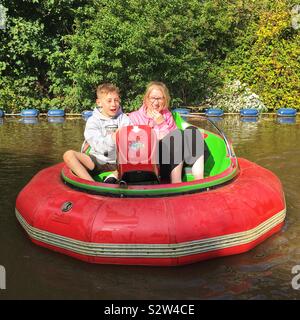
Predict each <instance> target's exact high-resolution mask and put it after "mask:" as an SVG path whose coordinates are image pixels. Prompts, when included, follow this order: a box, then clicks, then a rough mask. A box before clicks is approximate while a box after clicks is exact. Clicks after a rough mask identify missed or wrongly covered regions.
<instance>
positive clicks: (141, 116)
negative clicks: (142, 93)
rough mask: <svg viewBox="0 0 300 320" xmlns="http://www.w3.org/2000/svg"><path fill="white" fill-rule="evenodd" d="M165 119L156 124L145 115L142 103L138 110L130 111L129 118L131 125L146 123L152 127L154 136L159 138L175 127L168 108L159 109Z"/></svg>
mask: <svg viewBox="0 0 300 320" xmlns="http://www.w3.org/2000/svg"><path fill="white" fill-rule="evenodd" d="M161 114H162V116H163V117H164V119H165V121H164V122H163V123H161V124H157V123H156V122H155V120H153V119H152V118H151V117H149V116H148V115H147V112H146V108H145V106H144V105H142V106H141V107H140V109H139V110H137V111H134V112H131V113H130V114H129V118H130V120H131V122H132V124H133V125H148V126H150V127H151V128H153V129H154V131H155V133H156V136H157V138H158V139H159V140H161V139H162V138H164V137H165V136H166V135H167V134H168V133H169V132H171V131H173V130H175V129H177V127H176V124H175V121H174V119H173V116H172V113H171V112H170V111H169V110H168V109H164V110H162V111H161Z"/></svg>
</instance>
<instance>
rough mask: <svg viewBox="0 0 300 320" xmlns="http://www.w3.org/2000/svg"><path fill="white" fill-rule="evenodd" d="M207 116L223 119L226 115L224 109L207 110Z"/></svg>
mask: <svg viewBox="0 0 300 320" xmlns="http://www.w3.org/2000/svg"><path fill="white" fill-rule="evenodd" d="M205 115H206V116H207V117H222V116H223V115H224V111H223V110H222V109H207V110H206V111H205Z"/></svg>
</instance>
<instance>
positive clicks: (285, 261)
mask: <svg viewBox="0 0 300 320" xmlns="http://www.w3.org/2000/svg"><path fill="white" fill-rule="evenodd" d="M191 122H193V123H195V124H197V119H192V120H191ZM84 125H85V122H84V121H83V120H82V119H68V120H65V121H64V122H62V123H51V122H48V121H47V120H43V119H40V120H39V121H38V122H37V123H34V122H33V123H24V122H20V121H19V119H5V120H3V121H2V120H1V119H0V265H2V266H4V267H5V269H6V274H7V281H6V286H7V289H6V290H0V299H7V298H16V299H24V298H25V299H31V298H39V299H44V298H48V299H62V298H64V299H300V291H299V290H295V289H293V287H292V285H291V281H292V279H293V277H294V275H293V274H292V268H293V266H295V265H300V197H299V190H300V139H299V138H300V133H299V130H300V119H299V118H298V119H297V120H296V121H294V122H293V121H292V122H290V123H280V122H279V121H278V120H277V119H276V118H275V117H271V116H266V117H263V118H260V119H259V120H258V121H257V122H242V121H241V120H240V118H239V117H236V116H232V117H225V118H224V120H221V121H220V122H218V125H219V126H220V127H221V128H222V129H223V130H224V131H225V132H226V134H227V136H228V137H229V138H230V140H232V142H233V146H234V148H235V152H236V154H237V155H238V156H239V157H244V158H247V159H249V160H251V161H254V162H256V163H258V164H259V165H262V166H264V167H266V168H268V169H270V170H272V171H273V172H274V173H275V174H276V175H278V176H279V178H280V179H281V181H282V183H283V187H284V191H285V195H286V201H287V219H286V223H285V226H284V228H283V229H282V231H280V232H279V233H277V234H276V235H274V236H272V237H271V238H269V239H267V240H266V241H265V242H263V243H262V244H260V245H259V246H258V247H256V248H255V249H253V250H251V251H250V252H247V253H244V254H240V255H236V256H230V257H224V258H218V259H214V260H210V261H204V262H200V263H196V264H192V265H188V266H183V267H136V266H110V265H90V264H88V263H84V262H81V261H77V260H74V259H72V258H70V257H67V256H64V255H61V254H58V253H55V252H52V251H49V250H47V249H43V248H40V247H38V246H36V245H34V244H32V243H31V241H30V240H29V239H28V238H27V236H26V234H25V233H24V231H23V229H22V228H21V227H20V225H19V224H18V222H17V220H16V218H15V214H14V208H15V200H16V197H17V194H18V193H19V191H20V190H21V189H22V188H23V187H24V186H25V185H26V184H27V183H28V181H29V180H30V179H31V178H32V177H33V176H34V175H35V174H36V173H37V172H38V171H39V170H41V169H43V168H46V167H48V166H50V165H53V164H56V163H58V162H60V161H61V156H62V154H63V152H64V151H65V150H66V149H70V148H72V149H79V148H80V145H81V142H82V136H83V129H84Z"/></svg>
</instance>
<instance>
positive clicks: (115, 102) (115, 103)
mask: <svg viewBox="0 0 300 320" xmlns="http://www.w3.org/2000/svg"><path fill="white" fill-rule="evenodd" d="M96 103H97V105H98V106H99V107H102V114H104V115H105V116H108V117H114V116H115V115H116V114H117V112H118V111H119V108H120V97H119V95H118V94H117V93H116V92H109V93H107V94H102V95H101V96H100V98H98V99H97V100H96Z"/></svg>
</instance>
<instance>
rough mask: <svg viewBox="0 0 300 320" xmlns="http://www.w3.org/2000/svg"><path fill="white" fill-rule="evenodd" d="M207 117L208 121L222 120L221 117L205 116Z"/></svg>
mask: <svg viewBox="0 0 300 320" xmlns="http://www.w3.org/2000/svg"><path fill="white" fill-rule="evenodd" d="M207 119H209V120H210V121H213V122H220V121H222V120H223V118H222V117H207Z"/></svg>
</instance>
